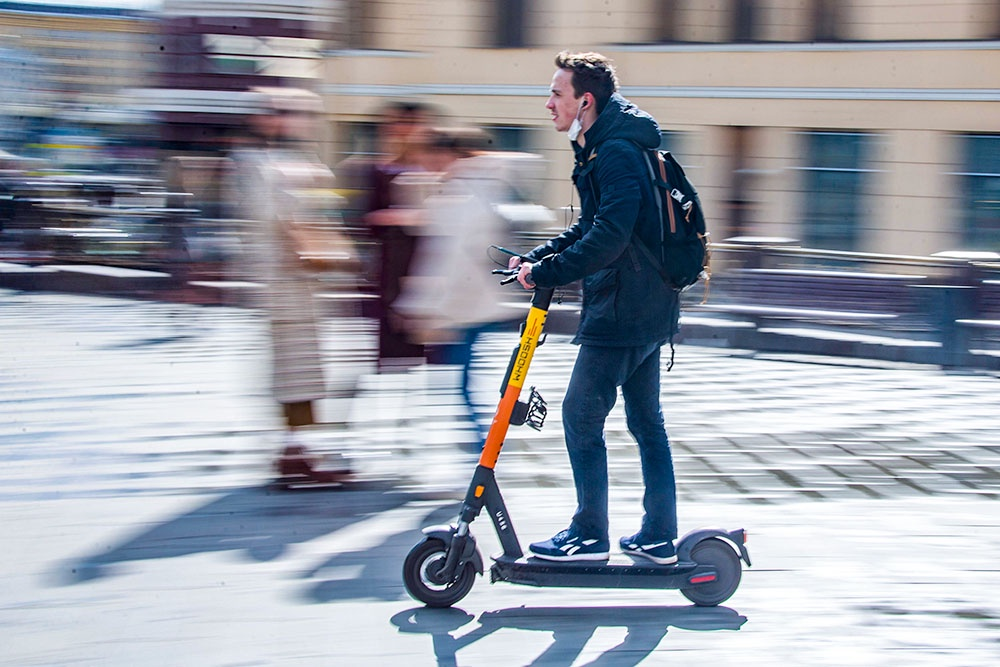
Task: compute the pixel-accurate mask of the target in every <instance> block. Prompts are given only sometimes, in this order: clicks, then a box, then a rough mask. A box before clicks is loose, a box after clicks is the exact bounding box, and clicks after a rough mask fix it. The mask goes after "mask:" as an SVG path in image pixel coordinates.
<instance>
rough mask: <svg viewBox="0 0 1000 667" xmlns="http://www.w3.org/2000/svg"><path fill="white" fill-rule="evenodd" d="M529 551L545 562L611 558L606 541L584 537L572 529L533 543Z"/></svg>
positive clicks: (609, 547)
mask: <svg viewBox="0 0 1000 667" xmlns="http://www.w3.org/2000/svg"><path fill="white" fill-rule="evenodd" d="M529 549H531V553H533V554H535V555H536V556H538V557H539V558H544V559H545V560H565V561H576V560H607V559H608V558H609V557H610V556H611V545H610V544H609V543H608V541H607V540H602V539H598V538H592V537H584V536H583V535H580V534H579V533H577V532H576V531H575V530H573V529H572V528H568V529H566V530H563V531H560V532H559V533H557V534H556V535H555V537H553V538H552V539H549V540H545V541H544V542H535V543H534V544H531V545H530V546H529Z"/></svg>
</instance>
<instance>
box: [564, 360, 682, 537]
mask: <svg viewBox="0 0 1000 667" xmlns="http://www.w3.org/2000/svg"><path fill="white" fill-rule="evenodd" d="M618 387H621V388H622V398H623V399H624V400H625V418H626V423H627V424H628V430H629V432H630V433H631V434H632V436H633V437H634V438H635V440H636V442H637V443H638V445H639V458H640V461H641V464H642V479H643V482H644V483H645V486H646V490H645V494H644V495H643V500H642V506H643V509H644V511H645V515H644V516H643V518H642V531H643V533H644V534H645V535H647V536H649V537H652V538H656V539H676V538H677V498H676V489H675V486H674V484H675V482H674V462H673V457H672V456H671V454H670V443H669V441H668V439H667V431H666V427H665V426H664V423H663V411H662V410H661V409H660V344H659V343H656V344H652V345H647V346H640V347H598V346H594V345H581V346H580V351H579V353H578V355H577V358H576V365H575V366H574V367H573V375H572V376H571V377H570V381H569V386H568V387H567V389H566V397H565V399H564V400H563V406H562V407H563V430H564V432H565V436H566V449H567V450H568V452H569V461H570V465H571V467H572V469H573V480H574V482H575V483H576V502H577V509H576V513H575V514H574V515H573V526H572V527H573V528H575V529H576V530H577V531H579V532H581V533H583V534H584V535H586V536H588V537H599V538H606V537H607V536H608V451H607V448H606V446H605V442H604V422H605V420H606V419H607V416H608V414H609V413H610V412H611V408H613V407H614V405H615V401H616V399H617V398H618Z"/></svg>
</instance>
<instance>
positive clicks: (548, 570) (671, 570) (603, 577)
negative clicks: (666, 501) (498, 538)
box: [490, 555, 717, 588]
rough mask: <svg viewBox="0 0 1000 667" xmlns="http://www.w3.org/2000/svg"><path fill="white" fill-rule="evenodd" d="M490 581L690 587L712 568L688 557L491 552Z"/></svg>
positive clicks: (713, 574) (707, 578) (702, 580)
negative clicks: (664, 559) (559, 558)
mask: <svg viewBox="0 0 1000 667" xmlns="http://www.w3.org/2000/svg"><path fill="white" fill-rule="evenodd" d="M493 560H494V563H493V566H492V567H491V568H490V582H491V583H496V582H498V581H507V582H510V583H514V584H525V585H528V586H555V587H572V588H577V587H587V588H690V587H692V586H695V585H697V584H699V583H705V582H707V581H713V580H714V579H715V578H716V577H717V573H716V570H715V568H713V567H709V566H705V565H698V564H697V563H693V562H690V561H687V562H684V561H682V562H678V563H675V564H673V565H655V564H652V563H650V564H648V565H647V564H642V563H633V562H632V561H631V560H629V561H618V560H609V561H575V562H568V563H561V562H555V561H549V560H543V559H541V558H535V557H533V556H528V557H522V558H512V557H510V556H505V555H500V556H494V558H493Z"/></svg>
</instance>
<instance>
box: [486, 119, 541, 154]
mask: <svg viewBox="0 0 1000 667" xmlns="http://www.w3.org/2000/svg"><path fill="white" fill-rule="evenodd" d="M483 129H484V130H485V131H486V132H487V133H489V135H490V136H491V137H492V138H493V146H492V149H493V150H498V151H523V152H528V151H530V150H531V148H532V146H531V142H530V138H531V137H530V134H529V133H530V132H532V130H531V129H530V128H525V127H516V126H511V125H486V126H484V127H483Z"/></svg>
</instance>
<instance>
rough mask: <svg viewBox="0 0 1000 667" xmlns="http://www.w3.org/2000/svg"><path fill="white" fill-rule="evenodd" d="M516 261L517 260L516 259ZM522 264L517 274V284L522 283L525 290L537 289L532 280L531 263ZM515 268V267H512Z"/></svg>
mask: <svg viewBox="0 0 1000 667" xmlns="http://www.w3.org/2000/svg"><path fill="white" fill-rule="evenodd" d="M514 259H517V258H516V257H515V258H514ZM518 262H520V265H519V267H520V268H519V270H518V272H517V282H519V283H521V285H522V286H523V287H524V289H535V281H534V280H532V279H531V267H532V263H531V262H521V260H519V259H518ZM511 268H513V267H511Z"/></svg>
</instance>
